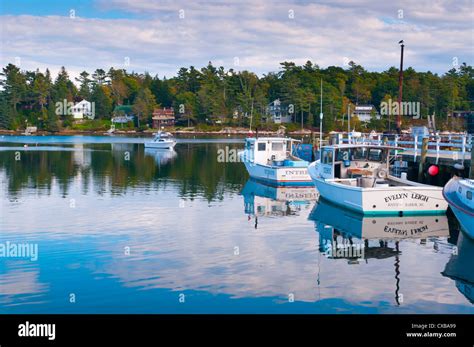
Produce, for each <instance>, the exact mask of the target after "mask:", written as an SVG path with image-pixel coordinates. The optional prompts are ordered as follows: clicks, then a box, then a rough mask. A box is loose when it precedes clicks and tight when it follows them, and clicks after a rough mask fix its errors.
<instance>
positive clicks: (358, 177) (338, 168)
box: [308, 144, 448, 215]
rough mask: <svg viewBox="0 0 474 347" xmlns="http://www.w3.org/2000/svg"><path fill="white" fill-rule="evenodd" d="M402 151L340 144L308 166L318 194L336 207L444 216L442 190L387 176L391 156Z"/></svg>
mask: <svg viewBox="0 0 474 347" xmlns="http://www.w3.org/2000/svg"><path fill="white" fill-rule="evenodd" d="M401 150H403V148H399V147H392V146H381V145H368V144H362V145H353V144H348V145H345V144H342V145H332V146H325V147H323V148H322V152H321V159H320V160H317V161H316V162H314V163H312V164H311V165H310V166H309V167H308V172H309V174H310V176H311V178H312V179H313V182H314V184H315V185H316V188H317V189H318V191H319V193H320V195H321V196H322V197H323V198H324V199H326V200H328V201H330V202H332V203H335V204H337V205H340V206H343V207H345V208H349V209H352V210H354V211H357V212H359V213H363V214H369V215H410V214H412V215H413V214H443V213H445V212H446V209H447V207H448V204H447V202H446V200H445V199H444V198H443V194H442V188H441V187H435V186H430V185H425V184H421V183H417V182H413V181H409V180H405V179H400V178H397V177H395V176H392V175H390V172H389V170H390V163H391V162H392V161H393V160H394V159H395V157H396V156H395V155H394V154H392V153H393V152H395V151H401Z"/></svg>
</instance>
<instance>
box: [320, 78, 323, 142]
mask: <svg viewBox="0 0 474 347" xmlns="http://www.w3.org/2000/svg"><path fill="white" fill-rule="evenodd" d="M322 143H323V79H322V78H321V109H320V112H319V148H321V145H322Z"/></svg>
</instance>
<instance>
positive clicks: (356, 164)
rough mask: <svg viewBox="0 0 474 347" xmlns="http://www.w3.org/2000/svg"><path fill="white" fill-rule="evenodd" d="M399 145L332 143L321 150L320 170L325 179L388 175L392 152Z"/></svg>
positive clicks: (381, 177) (382, 176)
mask: <svg viewBox="0 0 474 347" xmlns="http://www.w3.org/2000/svg"><path fill="white" fill-rule="evenodd" d="M396 150H402V148H399V147H393V146H379V145H347V144H341V145H333V146H325V147H323V148H322V151H321V159H320V170H319V171H320V172H319V174H320V175H321V177H323V178H325V179H354V178H358V177H378V178H380V179H383V178H386V177H387V176H388V170H389V167H390V161H391V159H392V158H393V157H394V156H392V154H391V153H392V152H393V151H396Z"/></svg>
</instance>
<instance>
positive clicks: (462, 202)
mask: <svg viewBox="0 0 474 347" xmlns="http://www.w3.org/2000/svg"><path fill="white" fill-rule="evenodd" d="M443 195H444V198H445V199H446V200H447V201H448V203H449V206H450V207H451V210H452V211H453V212H454V214H455V215H456V218H457V219H458V220H459V223H460V224H461V226H462V228H463V229H464V231H465V232H466V233H467V234H468V235H469V236H470V237H471V238H474V198H473V195H474V180H472V179H461V178H459V177H454V178H452V179H451V180H450V181H449V182H448V183H447V184H446V186H445V187H444V189H443Z"/></svg>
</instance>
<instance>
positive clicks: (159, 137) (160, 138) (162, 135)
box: [153, 131, 173, 142]
mask: <svg viewBox="0 0 474 347" xmlns="http://www.w3.org/2000/svg"><path fill="white" fill-rule="evenodd" d="M170 140H173V134H171V133H169V132H165V131H158V132H157V133H155V137H154V138H153V141H155V142H164V141H170Z"/></svg>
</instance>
